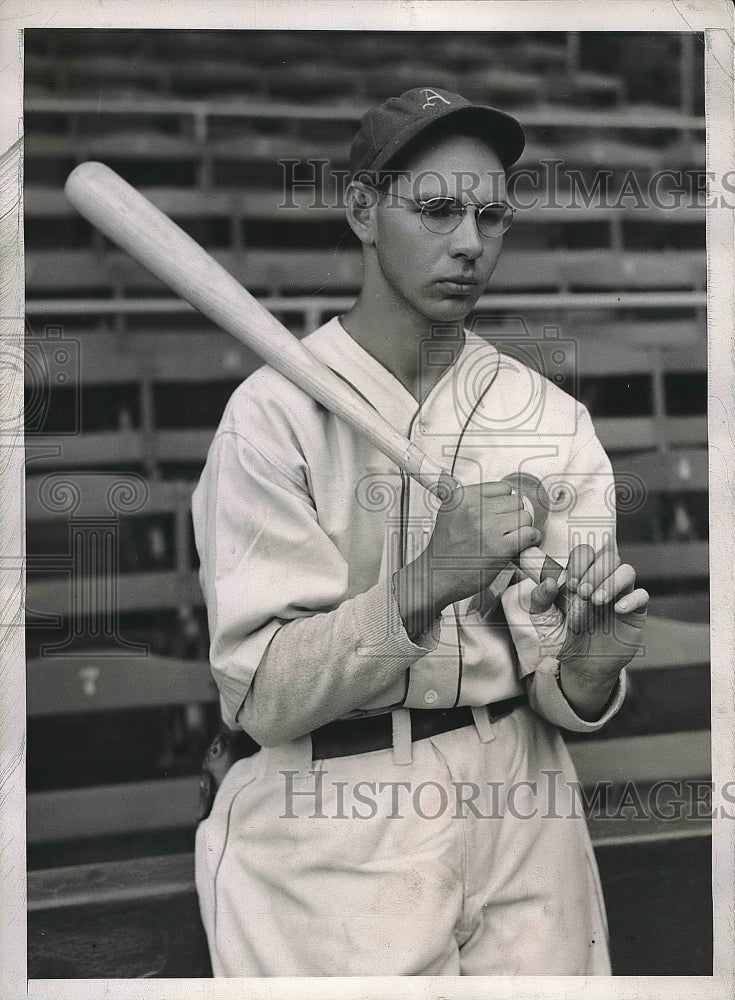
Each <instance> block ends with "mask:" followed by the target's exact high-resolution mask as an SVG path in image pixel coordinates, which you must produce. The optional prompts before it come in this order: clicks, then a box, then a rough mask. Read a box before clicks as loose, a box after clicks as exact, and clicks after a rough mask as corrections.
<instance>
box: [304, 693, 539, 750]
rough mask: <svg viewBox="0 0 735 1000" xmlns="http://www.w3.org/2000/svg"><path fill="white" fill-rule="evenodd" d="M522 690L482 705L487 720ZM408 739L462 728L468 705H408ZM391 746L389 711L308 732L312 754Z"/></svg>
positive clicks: (515, 703)
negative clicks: (421, 706)
mask: <svg viewBox="0 0 735 1000" xmlns="http://www.w3.org/2000/svg"><path fill="white" fill-rule="evenodd" d="M526 700H527V699H526V696H525V695H524V694H519V695H515V696H514V697H513V698H505V699H504V700H503V701H495V702H493V703H492V704H491V705H485V706H484V708H485V710H486V711H487V714H488V718H489V719H490V721H491V722H495V721H496V720H497V719H502V718H503V716H505V715H509V714H510V713H511V712H512V711H513V709H514V708H518V707H519V705H523V704H525V702H526ZM408 711H409V712H410V715H411V740H412V741H413V742H415V741H416V740H425V739H428V738H429V737H430V736H438V735H439V733H448V732H450V731H451V730H452V729H462V728H463V727H464V726H471V725H473V724H474V721H475V719H474V716H473V714H472V709H471V708H469V707H468V706H461V707H460V708H445V709H441V708H438V709H432V708H410V709H409V710H408ZM391 746H393V723H392V720H391V713H390V712H384V713H382V714H380V715H366V716H363V717H362V718H357V719H337V720H336V721H335V722H329V723H327V725H326V726H320V727H319V728H318V729H315V730H314V731H313V732H312V734H311V747H312V758H313V759H314V760H322V759H323V758H325V757H350V756H352V754H356V753H370V752H371V751H373V750H387V749H388V747H391Z"/></svg>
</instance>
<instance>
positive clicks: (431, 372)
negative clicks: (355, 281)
mask: <svg viewBox="0 0 735 1000" xmlns="http://www.w3.org/2000/svg"><path fill="white" fill-rule="evenodd" d="M386 292H388V293H387V294H386ZM390 293H393V294H390ZM341 322H342V325H343V327H344V328H345V330H346V331H347V332H348V333H349V334H350V336H351V337H352V339H353V340H355V341H356V342H357V343H358V344H359V345H360V347H362V348H363V350H365V351H367V353H368V354H370V355H371V356H372V357H373V358H375V360H376V361H378V362H379V363H380V364H381V365H382V366H383V367H384V368H386V369H387V370H388V371H389V372H390V373H391V375H393V376H394V377H395V378H397V379H398V381H399V382H400V383H401V384H402V385H403V386H404V387H405V388H406V389H407V390H408V391H409V392H410V393H411V395H412V396H413V397H414V399H416V400H417V402H419V403H422V402H423V401H424V399H425V398H426V396H427V395H428V393H429V392H431V390H432V389H433V388H434V386H435V385H436V384H437V382H438V381H439V380H440V379H441V377H442V375H443V374H444V372H445V371H446V370H447V368H449V367H451V365H452V364H454V362H455V361H456V359H457V357H458V356H459V353H460V351H461V350H462V346H463V344H464V325H463V323H462V321H461V320H457V321H456V322H454V323H449V324H442V326H441V338H439V336H438V335H437V332H436V329H435V324H433V323H432V322H431V320H429V319H427V318H426V317H425V316H421V315H420V314H419V313H417V312H416V311H415V310H413V309H411V308H407V307H406V303H405V301H403V300H401V301H397V296H396V295H395V293H394V292H393V289H392V288H389V286H383V287H381V289H380V292H379V293H372V292H371V289H370V283H369V282H368V281H366V283H365V284H364V285H363V288H362V291H361V292H360V295H359V296H358V298H357V301H356V302H355V304H354V305H353V306H352V308H351V309H349V310H348V311H347V312H346V313H345V314H344V316H342V318H341ZM432 339H435V340H437V341H439V339H440V342H441V347H442V354H443V358H446V363H445V364H437V363H436V357H435V356H434V357H432V356H431V355H432V352H430V351H427V345H428V342H429V341H430V340H432ZM434 353H435V352H434Z"/></svg>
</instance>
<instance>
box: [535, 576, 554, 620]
mask: <svg viewBox="0 0 735 1000" xmlns="http://www.w3.org/2000/svg"><path fill="white" fill-rule="evenodd" d="M558 593H559V588H558V586H557V584H556V581H555V580H552V579H551V578H547V579H546V580H542V581H541V583H540V584H539V585H538V586H537V587H534V588H533V590H532V592H531V604H530V606H529V609H528V610H529V613H530V614H532V615H542V614H544V612H545V611H548V610H549V608H550V607H551V606H552V604H553V603H554V601H555V600H556V595H557V594H558Z"/></svg>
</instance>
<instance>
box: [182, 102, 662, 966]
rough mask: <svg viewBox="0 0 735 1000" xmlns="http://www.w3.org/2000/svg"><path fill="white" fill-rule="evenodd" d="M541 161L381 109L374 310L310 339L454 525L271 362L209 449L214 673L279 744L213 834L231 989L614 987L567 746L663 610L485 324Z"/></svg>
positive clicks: (406, 108)
mask: <svg viewBox="0 0 735 1000" xmlns="http://www.w3.org/2000/svg"><path fill="white" fill-rule="evenodd" d="M523 145H524V135H523V131H522V129H521V126H520V125H519V123H518V122H517V121H516V120H515V119H514V118H512V117H510V116H509V115H507V114H504V113H503V112H501V111H498V110H495V109H492V108H489V107H482V106H477V105H473V104H472V103H470V102H469V101H467V100H465V99H464V98H462V97H461V96H459V95H457V94H453V93H451V92H448V91H445V90H442V89H439V88H436V89H435V88H416V89H413V90H409V91H408V92H406V93H405V94H403V95H402V96H401V97H399V98H394V99H391V100H389V101H387V102H385V103H384V104H382V105H381V106H379V107H377V108H374V109H373V110H371V111H369V112H368V113H367V114H366V115H365V117H364V118H363V120H362V123H361V126H360V128H359V131H358V132H357V135H356V136H355V139H354V142H353V145H352V150H351V166H352V178H353V179H352V183H351V185H350V188H349V191H348V219H349V224H350V226H351V228H352V230H353V231H354V233H355V234H356V236H357V238H358V239H359V241H360V243H361V246H362V254H363V262H364V280H363V284H362V290H361V292H360V295H359V297H358V298H357V301H356V302H355V304H354V305H353V306H352V308H351V309H349V310H348V311H347V312H346V313H345V314H344V315H342V316H339V317H335V318H333V319H331V320H330V321H329V322H328V323H326V324H325V325H324V326H322V327H321V328H320V329H318V330H316V331H315V332H314V333H312V334H310V335H309V336H308V337H307V338H306V344H307V346H308V347H309V349H310V350H311V351H312V352H313V353H314V354H316V355H317V356H318V357H319V358H321V359H322V360H323V361H325V362H326V363H327V364H328V365H329V366H330V367H331V368H332V369H333V370H334V371H335V372H336V373H337V374H338V375H339V376H341V377H342V378H343V379H344V380H345V381H346V382H347V383H349V384H350V385H352V386H353V387H354V389H355V391H356V392H358V393H360V394H361V395H362V396H363V397H365V399H367V400H368V401H369V403H370V404H371V405H372V406H373V407H375V409H376V410H377V411H379V412H380V413H381V414H383V416H385V417H387V418H388V420H389V421H390V422H391V423H392V424H393V425H394V426H395V427H396V428H398V429H399V430H400V431H401V432H402V433H403V434H405V435H406V436H407V437H409V438H410V439H411V440H412V441H414V442H416V443H417V444H418V445H419V446H420V447H421V448H422V449H423V450H424V451H426V452H427V453H428V455H429V456H430V457H431V458H432V459H433V460H434V461H436V462H438V463H440V464H441V465H442V466H444V467H445V468H447V469H448V470H449V471H451V473H452V474H453V476H454V477H455V478H456V479H457V480H458V481H459V483H461V484H462V485H461V487H460V488H458V489H456V490H455V491H454V493H453V494H452V496H451V497H450V498H448V499H445V500H444V502H440V501H439V500H437V499H436V498H435V497H434V496H433V495H431V494H429V493H428V492H427V491H426V490H424V489H423V488H422V487H421V486H419V485H417V484H416V483H415V482H413V481H412V480H410V479H409V478H407V477H406V476H405V475H402V474H401V473H400V472H399V470H398V469H397V468H396V467H395V466H393V465H392V464H391V463H390V461H389V460H388V459H386V458H384V457H383V456H382V455H381V454H380V453H379V452H377V451H376V450H375V449H374V448H373V447H372V445H370V444H369V443H367V442H366V441H365V440H363V439H362V438H361V437H360V436H359V435H358V434H357V433H356V432H355V431H354V430H352V429H351V428H350V427H348V426H347V425H346V424H345V423H344V422H342V421H341V420H340V419H339V418H338V417H335V416H333V415H332V414H330V413H329V412H328V411H326V410H325V409H324V408H323V407H322V406H320V405H319V404H318V403H316V402H314V401H313V400H311V399H310V398H308V397H307V396H306V395H305V394H304V393H303V392H302V391H301V390H300V389H298V388H296V387H294V386H293V385H292V384H291V383H289V382H288V381H287V380H286V379H285V378H283V377H282V376H280V375H279V374H277V373H276V372H274V371H273V370H272V369H270V368H268V367H265V368H261V369H260V370H259V371H257V372H256V373H255V374H253V375H252V376H250V378H248V379H247V380H246V381H245V382H244V383H243V384H242V385H241V386H240V387H239V388H238V389H237V390H236V391H235V393H234V394H233V396H232V398H231V400H230V402H229V404H228V406H227V408H226V411H225V413H224V416H223V418H222V422H221V424H220V426H219V429H218V431H217V433H216V436H215V439H214V442H213V444H212V447H211V449H210V452H209V456H208V459H207V463H206V467H205V469H204V472H203V474H202V477H201V480H200V482H199V485H198V487H197V490H196V492H195V495H194V502H193V514H194V525H195V531H196V540H197V546H198V550H199V554H200V557H201V565H202V570H201V580H202V586H203V590H204V593H205V596H206V601H207V607H208V615H209V625H210V633H211V651H210V653H211V664H212V670H213V672H214V676H215V678H216V681H217V684H218V686H219V691H220V695H221V707H222V714H223V719H224V722H225V723H226V725H227V726H229V727H232V728H233V729H240V730H243V731H244V732H246V733H247V734H249V736H250V737H251V738H252V739H254V740H255V741H256V742H257V744H259V745H260V747H261V749H260V750H259V751H258V752H257V753H255V754H253V755H251V756H248V757H245V758H243V759H240V760H237V761H236V762H235V763H234V764H232V766H231V767H230V768H229V770H227V772H226V774H225V775H224V778H223V780H222V781H221V784H220V785H219V789H218V791H217V794H216V797H215V799H214V803H213V806H212V809H211V812H210V813H209V815H208V816H207V818H206V819H204V820H203V821H202V822H201V823H200V825H199V827H198V831H197V842H196V879H197V889H198V893H199V899H200V907H201V913H202V918H203V922H204V926H205V929H206V932H207V937H208V941H209V947H210V952H211V957H212V966H213V970H214V973H215V975H218V976H337V975H340V976H357V975H494V974H497V975H509V974H518V975H522V974H576V975H586V974H608V973H609V972H610V965H609V958H608V949H607V926H606V918H605V911H604V903H603V899H602V895H601V890H600V883H599V878H598V874H597V869H596V865H595V860H594V855H593V852H592V849H591V845H590V840H589V836H588V833H587V829H586V824H585V821H584V817H583V815H582V812H581V809H580V804H579V803H580V797H579V787H578V785H577V783H576V775H575V772H574V768H573V765H572V763H571V761H570V758H569V755H568V753H567V750H566V748H565V745H564V742H563V740H562V737H561V735H560V733H559V727H563V728H566V729H569V730H576V731H580V732H592V731H596V730H598V729H599V728H600V727H602V726H603V725H604V724H605V722H606V721H607V720H608V719H609V718H610V717H611V716H612V715H613V714H614V713H615V712H617V710H618V709H619V707H620V705H621V703H622V700H623V697H624V667H625V665H626V663H627V662H629V661H630V659H631V658H632V656H633V655H634V654H635V652H636V650H637V648H638V645H639V641H640V630H641V626H642V624H643V621H644V618H645V614H646V607H647V601H648V595H647V594H646V592H645V591H643V590H641V589H637V588H636V586H635V573H634V571H633V569H632V568H631V567H630V566H628V565H623V564H621V562H620V559H619V557H618V555H617V549H616V545H615V534H614V504H613V503H612V502H611V499H610V498H611V496H612V495H613V493H612V492H611V488H612V477H611V470H610V465H609V462H608V459H607V457H606V456H605V453H604V451H603V449H602V447H601V446H600V444H599V442H598V440H597V438H596V436H595V432H594V429H593V426H592V423H591V420H590V417H589V415H588V413H587V411H586V410H585V409H584V407H583V406H581V405H580V404H579V403H577V402H576V401H575V400H574V399H573V398H572V397H571V396H568V395H566V394H565V393H564V392H562V391H561V390H560V389H558V388H557V387H556V386H555V385H553V384H552V382H550V381H548V380H546V379H545V378H544V377H542V376H541V375H540V374H538V373H537V372H536V371H535V370H532V368H531V367H527V366H525V365H523V364H521V363H520V362H519V361H517V360H513V359H512V358H510V357H507V356H504V355H503V354H501V353H499V352H498V351H497V350H496V349H495V348H494V347H493V346H492V345H491V344H490V343H488V342H487V341H485V340H484V339H483V338H481V337H479V336H478V335H477V334H475V333H473V332H472V330H471V329H469V328H467V326H466V325H465V319H466V317H467V316H468V314H469V313H470V312H471V311H472V309H473V307H474V306H475V304H476V303H477V301H478V299H479V297H480V295H481V294H482V293H483V291H484V289H485V286H486V285H487V283H488V281H489V279H490V278H491V275H492V273H493V270H494V268H495V266H496V264H497V262H498V259H499V256H500V252H501V248H502V243H503V235H504V233H505V232H506V231H507V229H508V227H509V226H510V224H511V222H512V218H513V210H512V209H511V208H510V207H509V206H508V204H507V203H506V191H505V171H506V169H507V168H508V167H509V166H510V165H511V164H512V163H514V162H515V161H516V160H517V158H518V157H519V156H520V154H521V152H522V149H523ZM521 476H522V477H525V481H528V480H529V479H530V477H534V478H533V480H531V481H533V482H538V483H540V484H541V485H540V487H539V492H538V496H540V497H542V498H543V501H542V503H543V506H544V510H543V514H544V515H547V517H546V522H545V525H544V530H543V534H542V532H541V531H540V530H539V528H538V527H533V526H532V523H531V522H532V518H531V515H530V512H529V510H528V509H527V506H526V504H525V503H524V498H523V497H522V495H521V493H520V492H519V491H518V490H517V489H514V488H513V485H512V484H513V483H514V482H521ZM507 477H511V479H510V481H508V479H507ZM537 513H539V512H538V511H537ZM538 544H542V545H543V547H544V549H545V551H546V552H547V553H548V554H550V555H551V556H553V557H554V558H555V559H557V560H558V561H559V562H561V563H562V564H564V565H565V566H567V569H568V575H569V588H570V591H571V593H572V594H573V595H574V600H573V602H572V605H571V608H570V610H569V612H568V614H567V616H566V617H565V616H564V615H562V614H561V612H560V611H558V610H557V609H556V607H555V605H554V599H555V598H556V596H557V586H556V584H555V583H554V582H553V581H551V580H546V581H545V582H543V583H542V584H540V585H538V586H536V585H534V584H533V583H532V582H531V581H530V580H528V579H525V578H522V577H521V576H520V574H519V573H517V572H516V571H515V569H514V567H513V565H512V560H513V558H514V557H515V556H517V555H518V554H519V553H520V552H521V551H523V550H524V549H526V548H528V547H529V546H531V545H538Z"/></svg>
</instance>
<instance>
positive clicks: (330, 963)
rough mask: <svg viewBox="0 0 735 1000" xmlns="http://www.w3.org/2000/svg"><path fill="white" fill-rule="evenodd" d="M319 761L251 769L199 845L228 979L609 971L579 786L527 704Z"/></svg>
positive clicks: (241, 764) (220, 966) (201, 878)
mask: <svg viewBox="0 0 735 1000" xmlns="http://www.w3.org/2000/svg"><path fill="white" fill-rule="evenodd" d="M485 723H486V724H485V725H484V726H483V725H481V724H479V723H478V725H477V726H467V727H465V728H463V729H458V730H454V731H452V732H447V733H442V734H440V735H439V736H434V737H431V738H429V739H425V740H421V741H418V742H416V743H414V744H413V745H412V747H411V749H410V751H409V754H412V757H413V759H412V762H411V763H410V764H406V763H397V760H401V759H404V760H405V757H406V750H407V747H405V746H404V747H402V748H401V752H400V753H397V752H394V750H393V749H387V750H379V751H375V752H371V753H365V754H358V755H354V756H347V757H338V758H332V759H327V760H321V761H312V759H311V742H310V739H309V738H308V737H306V738H304V739H301V740H296V741H294V742H292V743H289V744H286V745H284V746H280V747H277V748H273V749H263V750H261V751H260V752H259V753H258V754H256V755H255V756H254V757H250V758H247V759H245V760H240V761H238V762H237V763H236V764H235V765H234V766H233V767H232V768H231V769H230V771H229V772H228V774H227V776H226V777H225V780H224V782H223V784H222V786H221V788H220V789H219V792H218V794H217V797H216V800H215V803H214V806H213V809H212V812H211V814H210V816H209V817H208V818H207V819H206V820H205V821H204V822H203V823H201V824H200V826H199V829H198V831H197V840H196V881H197V891H198V893H199V900H200V908H201V913H202V919H203V922H204V926H205V929H206V932H207V938H208V941H209V948H210V953H211V959H212V967H213V971H214V974H215V976H370V975H469V976H472V975H534V974H543V975H605V974H609V973H610V964H609V958H608V947H607V923H606V918H605V911H604V904H603V899H602V893H601V888H600V882H599V877H598V873H597V867H596V863H595V859H594V855H593V852H592V847H591V844H590V840H589V835H588V832H587V827H586V822H585V820H584V818H583V815H582V807H581V801H580V795H579V788H578V786H577V785H576V775H575V772H574V768H573V765H572V763H571V760H570V758H569V755H568V753H567V750H566V747H565V746H564V743H563V741H562V739H561V737H560V735H559V733H558V731H557V730H556V729H555V727H553V726H551V725H549V724H548V723H546V722H545V721H544V720H542V719H541V718H540V717H538V716H537V715H535V713H533V712H532V711H531V709H530V708H528V707H525V706H523V707H521V708H518V709H516V710H515V711H514V712H513V713H512V714H510V715H508V716H506V717H505V718H502V719H500V720H499V721H497V722H494V723H487V720H485Z"/></svg>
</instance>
